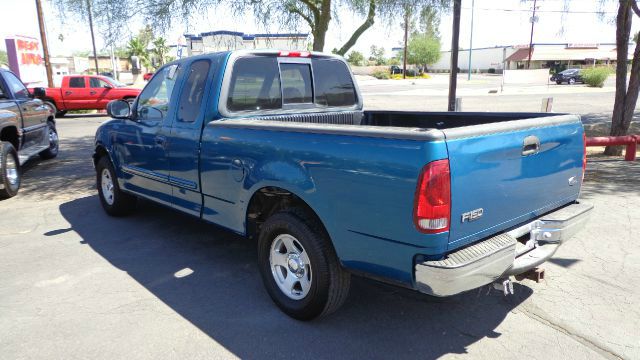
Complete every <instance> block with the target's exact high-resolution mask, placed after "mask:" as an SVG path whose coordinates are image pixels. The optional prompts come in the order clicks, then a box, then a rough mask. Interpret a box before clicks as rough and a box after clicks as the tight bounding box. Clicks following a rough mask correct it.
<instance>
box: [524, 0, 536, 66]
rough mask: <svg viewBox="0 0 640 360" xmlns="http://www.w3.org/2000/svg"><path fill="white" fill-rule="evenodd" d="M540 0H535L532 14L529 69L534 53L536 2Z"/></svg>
mask: <svg viewBox="0 0 640 360" xmlns="http://www.w3.org/2000/svg"><path fill="white" fill-rule="evenodd" d="M537 2H538V0H533V15H532V16H531V36H530V37H529V57H528V58H527V69H529V66H531V54H533V25H535V23H536V21H537V20H536V3H537Z"/></svg>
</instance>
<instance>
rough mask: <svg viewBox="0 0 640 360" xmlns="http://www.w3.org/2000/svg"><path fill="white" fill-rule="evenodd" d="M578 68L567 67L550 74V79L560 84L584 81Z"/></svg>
mask: <svg viewBox="0 0 640 360" xmlns="http://www.w3.org/2000/svg"><path fill="white" fill-rule="evenodd" d="M580 72H581V70H580V69H567V70H564V71H561V72H559V73H557V74H554V75H552V76H551V81H555V82H556V84H558V85H560V84H562V83H563V82H566V83H567V84H569V85H573V84H575V83H577V82H581V83H584V81H583V80H582V74H581V73H580Z"/></svg>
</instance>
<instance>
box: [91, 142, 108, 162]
mask: <svg viewBox="0 0 640 360" xmlns="http://www.w3.org/2000/svg"><path fill="white" fill-rule="evenodd" d="M103 156H106V157H107V158H108V157H109V153H108V152H107V149H105V148H104V147H103V146H101V145H98V146H97V147H96V149H95V151H94V152H93V165H94V166H96V165H98V161H100V159H101V158H102V157H103Z"/></svg>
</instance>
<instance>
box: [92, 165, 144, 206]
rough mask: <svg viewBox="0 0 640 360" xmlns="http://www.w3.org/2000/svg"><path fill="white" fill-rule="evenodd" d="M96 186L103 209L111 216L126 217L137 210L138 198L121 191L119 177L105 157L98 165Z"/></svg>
mask: <svg viewBox="0 0 640 360" xmlns="http://www.w3.org/2000/svg"><path fill="white" fill-rule="evenodd" d="M96 186H97V187H98V196H99V197H100V203H101V204H102V208H103V209H104V211H106V212H107V214H109V215H111V216H125V215H129V214H131V213H132V212H133V211H134V210H135V208H136V202H137V198H136V197H135V196H132V195H129V194H126V193H124V192H122V190H120V186H119V185H118V177H117V176H116V172H115V170H114V169H113V165H112V164H111V161H110V160H109V158H108V157H106V156H103V157H101V158H100V160H99V161H98V164H97V165H96Z"/></svg>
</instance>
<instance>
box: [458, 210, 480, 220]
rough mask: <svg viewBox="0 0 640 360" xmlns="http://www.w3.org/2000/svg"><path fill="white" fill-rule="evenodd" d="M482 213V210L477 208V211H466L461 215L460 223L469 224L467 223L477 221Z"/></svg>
mask: <svg viewBox="0 0 640 360" xmlns="http://www.w3.org/2000/svg"><path fill="white" fill-rule="evenodd" d="M483 213H484V209H483V208H479V209H475V210H471V211H467V212H466V213H462V222H469V221H474V220H478V219H480V218H481V217H482V214H483Z"/></svg>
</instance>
